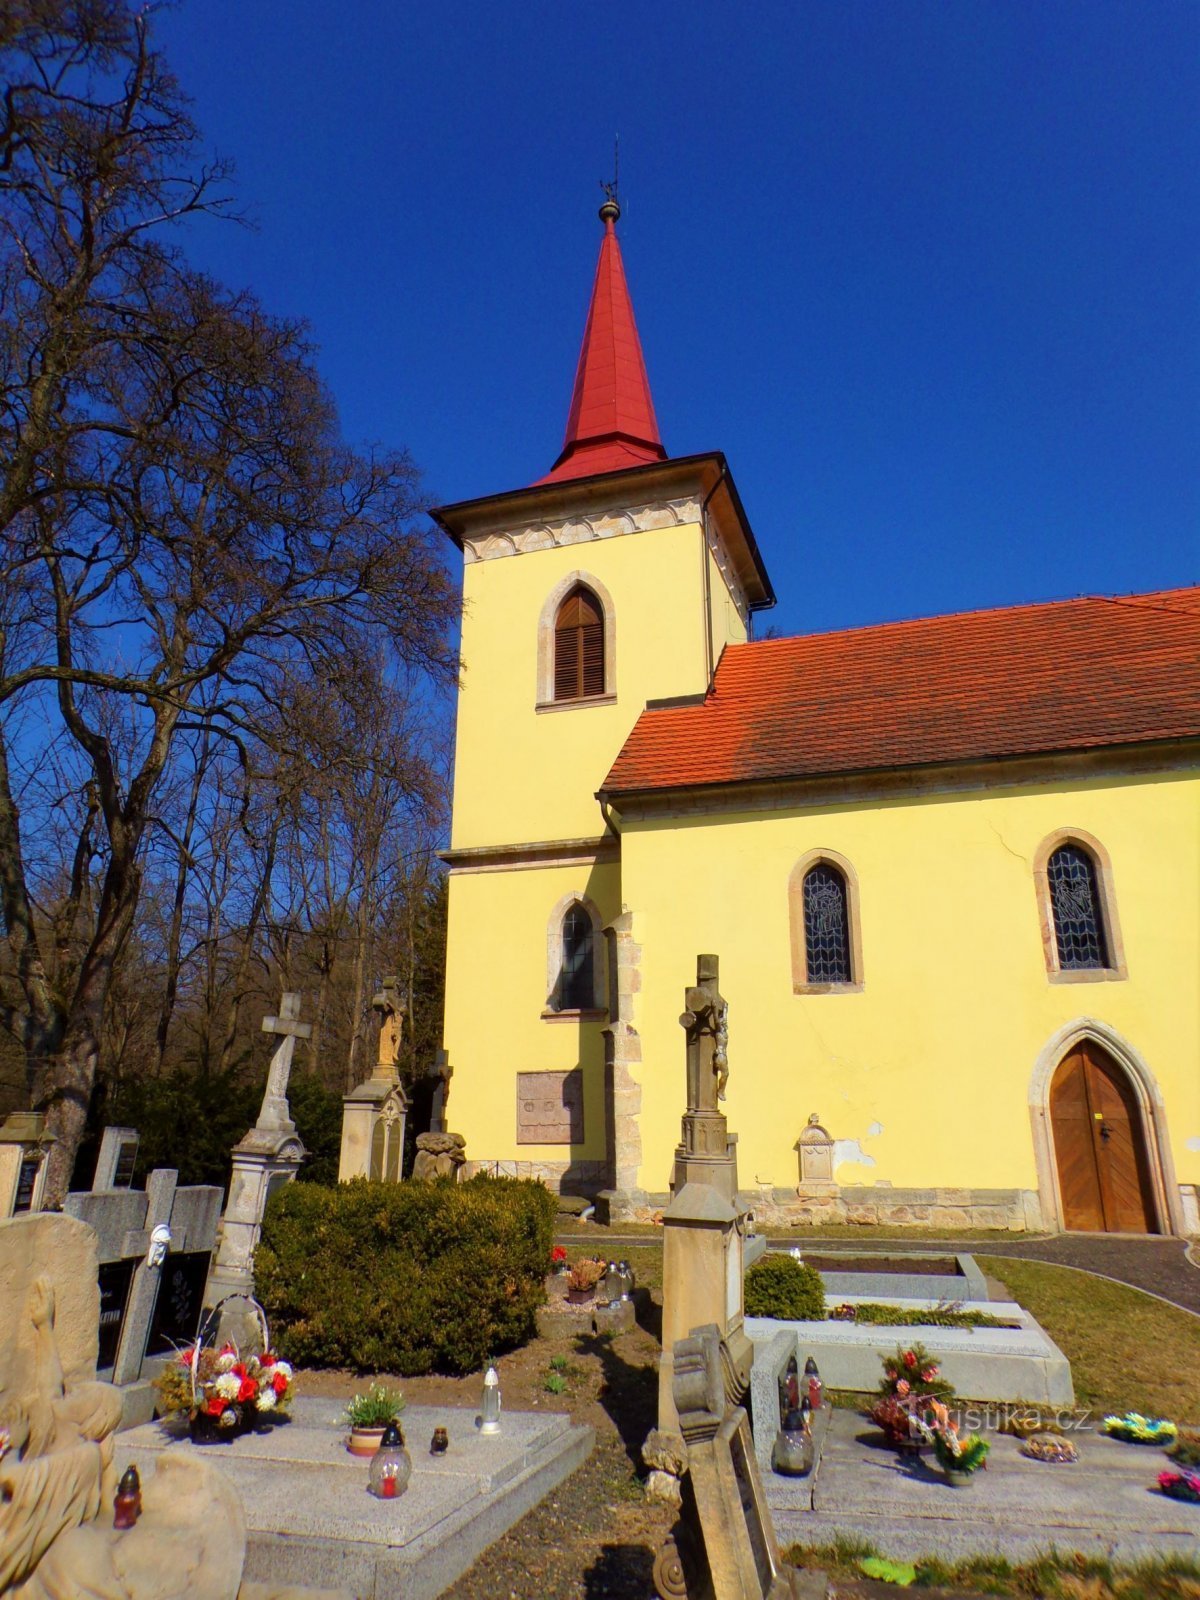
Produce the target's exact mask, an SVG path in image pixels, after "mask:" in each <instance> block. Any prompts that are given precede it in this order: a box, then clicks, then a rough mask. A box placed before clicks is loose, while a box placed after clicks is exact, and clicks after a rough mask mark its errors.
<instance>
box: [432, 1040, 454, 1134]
mask: <svg viewBox="0 0 1200 1600" xmlns="http://www.w3.org/2000/svg"><path fill="white" fill-rule="evenodd" d="M426 1076H427V1077H429V1078H432V1079H433V1099H432V1101H431V1102H430V1107H429V1131H430V1133H448V1132H449V1131H450V1130H449V1129H448V1128H447V1127H446V1099H447V1096H448V1095H449V1093H450V1079H451V1078H452V1077H453V1076H454V1068H453V1067H452V1066H451V1065H450V1057H449V1056H448V1055H447V1054H446V1052H445V1051H444V1050H437V1051H435V1052H434V1057H433V1065H432V1066H431V1067H430V1068H429V1071H428V1072H427V1073H426Z"/></svg>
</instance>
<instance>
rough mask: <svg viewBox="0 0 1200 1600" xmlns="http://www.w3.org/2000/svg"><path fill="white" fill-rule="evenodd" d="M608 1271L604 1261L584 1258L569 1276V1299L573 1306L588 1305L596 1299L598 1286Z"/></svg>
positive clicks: (576, 1264) (577, 1263) (572, 1269)
mask: <svg viewBox="0 0 1200 1600" xmlns="http://www.w3.org/2000/svg"><path fill="white" fill-rule="evenodd" d="M606 1270H607V1267H606V1264H605V1263H604V1262H603V1261H594V1260H592V1259H590V1258H589V1257H586V1256H585V1257H584V1258H583V1259H582V1260H580V1261H577V1262H576V1263H575V1265H574V1266H573V1267H572V1268H571V1270H570V1272H569V1273H568V1274H567V1299H568V1301H569V1302H570V1303H571V1305H573V1306H581V1305H588V1304H590V1303H591V1301H592V1300H594V1299H595V1297H596V1285H597V1284H598V1283H599V1282H600V1279H601V1278H602V1277H603V1276H604V1274H605V1272H606Z"/></svg>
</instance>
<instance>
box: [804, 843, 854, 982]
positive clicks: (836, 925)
mask: <svg viewBox="0 0 1200 1600" xmlns="http://www.w3.org/2000/svg"><path fill="white" fill-rule="evenodd" d="M804 957H805V968H806V972H807V978H808V982H809V983H852V982H853V981H854V979H853V976H852V974H851V971H850V918H849V908H848V906H847V903H846V880H845V878H843V877H842V875H841V873H840V872H839V871H838V869H837V868H836V867H832V866H830V864H829V863H828V862H827V861H819V862H818V863H817V865H816V866H815V867H813V868H812V870H811V871H809V872H806V873H805V875H804Z"/></svg>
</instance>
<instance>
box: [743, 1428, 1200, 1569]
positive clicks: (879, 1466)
mask: <svg viewBox="0 0 1200 1600" xmlns="http://www.w3.org/2000/svg"><path fill="white" fill-rule="evenodd" d="M879 1438H880V1435H879V1434H878V1432H877V1431H876V1430H875V1429H873V1428H872V1426H871V1424H870V1423H869V1422H868V1421H867V1420H866V1419H865V1418H864V1417H861V1416H859V1415H858V1414H857V1413H855V1412H851V1411H835V1412H834V1413H833V1416H832V1418H831V1420H830V1425H829V1429H828V1432H827V1433H826V1436H825V1440H824V1446H823V1449H822V1452H821V1455H820V1459H819V1461H818V1463H817V1467H816V1471H815V1473H814V1475H813V1476H812V1478H809V1479H785V1478H781V1477H779V1476H778V1475H776V1474H774V1473H770V1474H767V1475H766V1476H765V1479H764V1481H765V1485H766V1495H767V1503H768V1504H769V1505H770V1507H771V1513H772V1516H773V1517H774V1520H775V1526H776V1530H777V1532H778V1535H779V1542H780V1544H781V1545H782V1546H784V1547H785V1548H786V1547H787V1546H788V1545H789V1544H792V1543H802V1544H827V1543H830V1542H832V1540H833V1539H834V1538H835V1537H836V1536H837V1535H838V1534H839V1533H851V1532H852V1533H854V1534H856V1535H857V1536H859V1537H861V1538H866V1539H869V1540H870V1541H871V1542H872V1543H873V1544H874V1545H876V1546H877V1547H878V1548H879V1549H880V1550H881V1551H882V1552H883V1553H884V1554H885V1555H888V1556H891V1557H894V1558H896V1559H898V1560H915V1559H918V1558H919V1557H921V1556H927V1555H931V1554H937V1555H940V1556H942V1557H943V1558H955V1557H960V1556H971V1555H983V1554H989V1555H993V1554H999V1555H1003V1556H1006V1557H1007V1558H1008V1559H1009V1560H1014V1561H1015V1560H1029V1559H1030V1558H1031V1557H1033V1556H1035V1555H1037V1554H1039V1553H1040V1552H1043V1551H1047V1550H1050V1549H1051V1548H1056V1549H1058V1550H1060V1551H1075V1550H1080V1551H1083V1552H1085V1553H1089V1554H1108V1553H1110V1552H1111V1554H1112V1556H1113V1558H1114V1559H1115V1560H1117V1561H1120V1562H1134V1561H1140V1560H1143V1559H1146V1558H1149V1557H1154V1556H1165V1555H1169V1554H1180V1555H1186V1556H1188V1557H1191V1558H1193V1559H1195V1558H1197V1557H1200V1507H1197V1506H1189V1505H1184V1504H1181V1503H1180V1502H1178V1501H1175V1500H1169V1499H1167V1498H1166V1497H1165V1496H1164V1495H1162V1494H1159V1493H1158V1492H1157V1490H1156V1488H1155V1479H1156V1478H1157V1475H1158V1473H1159V1472H1161V1471H1162V1470H1163V1468H1164V1467H1165V1466H1166V1464H1167V1463H1166V1457H1165V1456H1164V1455H1163V1453H1162V1451H1160V1450H1152V1449H1148V1448H1145V1447H1141V1446H1135V1445H1126V1444H1121V1443H1120V1442H1118V1441H1116V1440H1112V1439H1108V1438H1105V1437H1104V1436H1102V1435H1098V1434H1094V1433H1091V1432H1083V1431H1081V1432H1077V1433H1075V1434H1073V1435H1072V1439H1073V1441H1074V1442H1075V1444H1076V1445H1077V1447H1078V1449H1079V1456H1080V1459H1079V1461H1078V1462H1076V1463H1074V1464H1072V1465H1069V1466H1049V1465H1046V1464H1045V1463H1042V1462H1037V1461H1030V1460H1028V1459H1027V1458H1026V1457H1025V1456H1022V1455H1021V1453H1020V1446H1019V1444H1018V1441H1017V1440H1016V1439H1014V1438H1011V1437H1010V1436H1008V1435H1006V1434H997V1433H988V1434H987V1438H988V1440H989V1442H990V1444H991V1447H992V1448H991V1453H990V1455H989V1456H988V1463H987V1468H986V1469H985V1470H984V1471H982V1472H980V1473H978V1474H977V1475H976V1481H975V1482H974V1483H973V1484H972V1485H971V1487H970V1488H968V1489H951V1488H949V1487H948V1486H947V1485H946V1483H945V1482H944V1480H943V1478H942V1475H941V1472H940V1471H939V1469H938V1467H937V1465H936V1463H934V1462H931V1461H925V1460H922V1461H920V1462H917V1463H915V1464H914V1463H909V1462H907V1461H904V1460H901V1458H900V1457H899V1456H898V1455H896V1454H895V1452H894V1451H892V1450H889V1449H886V1448H884V1447H883V1446H881V1445H880V1444H879Z"/></svg>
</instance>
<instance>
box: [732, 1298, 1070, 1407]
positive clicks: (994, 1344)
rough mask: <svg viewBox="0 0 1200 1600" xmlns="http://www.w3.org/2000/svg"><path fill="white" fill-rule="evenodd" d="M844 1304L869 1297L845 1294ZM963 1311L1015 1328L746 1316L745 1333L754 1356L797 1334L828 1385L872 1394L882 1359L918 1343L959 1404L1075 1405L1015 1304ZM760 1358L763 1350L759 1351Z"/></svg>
mask: <svg viewBox="0 0 1200 1600" xmlns="http://www.w3.org/2000/svg"><path fill="white" fill-rule="evenodd" d="M844 1298H845V1299H846V1300H847V1301H852V1300H862V1299H871V1298H874V1297H873V1296H865V1295H847V1296H845V1297H844ZM935 1303H936V1302H932V1301H930V1300H928V1299H913V1300H908V1299H901V1298H897V1299H889V1301H888V1304H891V1305H898V1306H900V1307H901V1309H905V1310H906V1309H914V1310H915V1309H918V1308H920V1309H928V1308H929V1306H930V1305H931V1304H935ZM962 1309H963V1310H967V1311H970V1310H978V1311H985V1312H987V1313H988V1314H989V1315H990V1316H994V1317H1000V1318H1003V1319H1004V1320H1005V1321H1009V1322H1015V1323H1017V1324H1018V1326H1017V1327H1015V1328H932V1327H930V1328H923V1327H910V1326H898V1327H889V1326H887V1325H886V1324H880V1325H878V1326H872V1325H867V1326H862V1327H860V1326H859V1325H858V1324H856V1323H853V1322H837V1321H832V1320H831V1321H826V1322H785V1321H782V1320H776V1319H775V1318H773V1317H747V1318H746V1331H747V1333H748V1334H749V1335H750V1337H751V1339H752V1340H753V1341H754V1344H755V1348H756V1351H757V1350H758V1348H759V1347H767V1346H769V1345H770V1343H771V1341H772V1340H773V1339H774V1338H775V1336H776V1335H777V1334H779V1333H781V1332H791V1333H794V1334H795V1337H796V1342H797V1347H798V1349H799V1351H800V1353H801V1355H802V1356H807V1355H811V1356H815V1357H816V1361H817V1365H818V1366H819V1367H820V1369H821V1376H822V1378H823V1379H824V1380H825V1383H826V1386H827V1387H829V1388H832V1389H856V1390H862V1391H863V1392H864V1393H871V1392H872V1391H874V1390H875V1389H877V1388H878V1386H879V1376H880V1370H881V1369H880V1359H881V1357H883V1356H885V1355H890V1354H891V1353H892V1352H893V1351H894V1350H895V1348H896V1346H897V1345H898V1344H905V1343H911V1342H912V1341H913V1340H920V1342H921V1343H922V1344H923V1345H924V1346H925V1348H926V1349H927V1350H928V1351H929V1353H930V1355H931V1356H932V1357H933V1358H934V1360H935V1361H936V1362H937V1363H938V1365H939V1367H940V1368H941V1370H942V1376H943V1377H944V1378H946V1379H947V1380H948V1381H949V1382H950V1383H952V1384H953V1385H954V1387H955V1389H956V1390H957V1391H958V1393H959V1394H960V1395H962V1396H963V1397H964V1398H965V1399H971V1400H1007V1401H1017V1400H1023V1401H1027V1402H1029V1403H1031V1404H1037V1405H1049V1406H1073V1405H1074V1404H1075V1390H1074V1386H1073V1384H1072V1382H1071V1365H1070V1362H1069V1361H1068V1360H1067V1358H1066V1356H1065V1355H1063V1353H1062V1351H1061V1350H1060V1349H1059V1348H1058V1346H1057V1345H1056V1344H1055V1343H1054V1341H1053V1339H1051V1337H1050V1335H1049V1334H1048V1333H1047V1332H1046V1331H1045V1329H1044V1328H1043V1327H1042V1326H1041V1325H1040V1323H1038V1322H1037V1321H1036V1320H1035V1319H1034V1318H1033V1317H1032V1316H1031V1315H1030V1314H1029V1312H1028V1311H1026V1310H1025V1309H1024V1308H1023V1307H1021V1306H1019V1305H1017V1304H1016V1302H1015V1301H1006V1300H989V1301H982V1302H973V1301H967V1302H965V1303H964V1304H963V1306H962ZM763 1354H764V1357H765V1354H766V1350H765V1348H764V1349H763Z"/></svg>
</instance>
